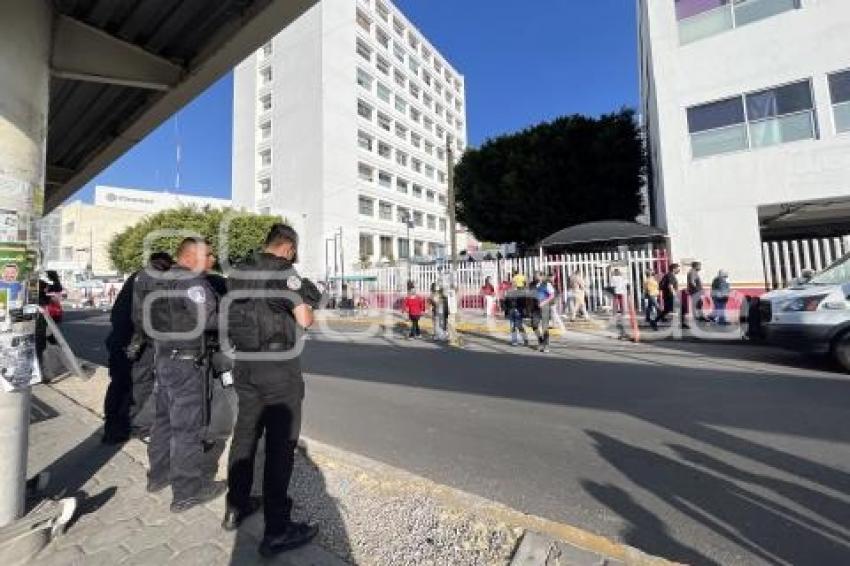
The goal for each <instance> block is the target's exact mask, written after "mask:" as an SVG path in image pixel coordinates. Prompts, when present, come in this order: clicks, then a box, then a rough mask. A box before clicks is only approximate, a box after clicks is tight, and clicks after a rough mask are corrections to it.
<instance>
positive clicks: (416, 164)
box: [410, 157, 422, 173]
mask: <svg viewBox="0 0 850 566" xmlns="http://www.w3.org/2000/svg"><path fill="white" fill-rule="evenodd" d="M410 166H411V167H412V168H413V170H414V171H416V172H417V173H421V172H422V161H421V160H420V159H416V158H415V157H414V158H413V159H411V160H410Z"/></svg>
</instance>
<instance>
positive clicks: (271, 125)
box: [233, 0, 467, 277]
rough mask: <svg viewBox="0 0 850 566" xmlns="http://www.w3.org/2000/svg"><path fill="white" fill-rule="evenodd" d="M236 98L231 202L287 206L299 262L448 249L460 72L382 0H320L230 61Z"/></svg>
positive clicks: (460, 113)
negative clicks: (260, 45)
mask: <svg viewBox="0 0 850 566" xmlns="http://www.w3.org/2000/svg"><path fill="white" fill-rule="evenodd" d="M233 105H234V112H233V122H234V123H233V200H234V205H235V206H237V207H244V208H246V209H248V210H252V211H256V212H264V213H273V214H281V215H282V216H284V217H285V218H286V219H287V221H289V222H290V224H292V225H293V227H295V228H296V229H297V230H298V232H299V234H300V237H301V246H300V249H299V257H300V262H301V269H302V270H303V271H304V272H305V273H308V274H310V275H312V276H315V277H323V276H325V275H327V274H331V275H332V274H333V269H334V264H337V265H338V266H339V267H342V266H343V264H344V266H345V269H346V270H349V271H350V269H351V268H352V267H353V266H354V265H357V264H361V263H362V262H367V263H369V264H372V265H375V264H379V263H382V262H387V261H395V260H406V259H408V258H411V257H417V256H440V255H442V254H443V253H444V250H445V248H446V244H447V223H448V221H447V194H446V191H447V186H448V184H447V180H448V179H447V174H448V167H449V165H448V164H449V158H450V155H451V156H452V157H453V158H454V160H455V161H456V160H457V158H458V156H459V155H460V153H461V152H462V151H463V150H464V149H465V148H466V140H467V137H466V102H465V96H464V81H463V76H462V75H461V74H460V73H458V71H457V70H455V69H454V67H452V65H451V64H450V63H449V62H448V61H447V60H446V59H445V58H444V57H443V56H442V55H440V53H439V52H438V51H437V50H436V49H435V48H434V47H433V46H432V45H431V44H430V43H429V42H428V40H427V39H426V38H425V37H424V36H423V35H422V34H421V33H420V32H419V31H418V30H417V29H416V28H415V27H414V26H413V25H412V24H411V23H410V21H408V20H407V19H406V18H405V17H404V15H403V14H402V13H401V12H399V10H398V9H397V8H396V7H394V6H393V5H392V4H391V3H390V2H388V1H386V0H357V1H356V2H355V1H354V0H322V1H321V2H319V3H318V4H317V5H316V6H315V7H313V8H312V9H311V10H309V11H308V12H307V13H306V14H304V15H303V16H302V17H301V18H300V19H298V20H297V21H295V22H294V23H292V24H291V25H289V26H288V27H287V28H286V29H285V30H284V31H283V32H281V33H280V34H278V35H277V36H276V37H274V38H273V39H272V40H271V41H270V42H269V43H267V44H266V45H265V46H264V47H263V48H261V49H260V50H258V51H257V53H255V54H254V55H252V56H251V57H249V58H248V59H246V60H245V61H243V62H242V63H241V64H240V65H238V66H237V67H236V70H235V73H234V102H233ZM449 149H450V151H449ZM340 229H341V233H342V241H343V246H342V249H341V250H339V251H341V253H340V254H338V255H337V257H336V258H334V251H333V250H334V245H333V244H332V242H333V241H334V238H335V234H338V233H339V232H340Z"/></svg>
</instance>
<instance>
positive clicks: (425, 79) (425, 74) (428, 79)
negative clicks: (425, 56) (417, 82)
mask: <svg viewBox="0 0 850 566" xmlns="http://www.w3.org/2000/svg"><path fill="white" fill-rule="evenodd" d="M422 81H423V82H424V83H425V84H426V85H428V86H431V73H429V72H428V71H422Z"/></svg>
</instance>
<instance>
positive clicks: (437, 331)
mask: <svg viewBox="0 0 850 566" xmlns="http://www.w3.org/2000/svg"><path fill="white" fill-rule="evenodd" d="M428 303H429V304H430V305H431V320H432V322H433V326H434V340H436V341H438V342H445V341H446V340H448V322H449V300H448V297H446V294H445V293H444V292H443V287H442V286H441V285H440V284H439V283H434V284H433V285H431V296H430V297H429V298H428Z"/></svg>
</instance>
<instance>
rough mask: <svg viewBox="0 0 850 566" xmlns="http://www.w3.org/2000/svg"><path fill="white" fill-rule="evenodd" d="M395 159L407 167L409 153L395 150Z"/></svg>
mask: <svg viewBox="0 0 850 566" xmlns="http://www.w3.org/2000/svg"><path fill="white" fill-rule="evenodd" d="M395 161H396V163H398V164H399V165H401V166H403V167H407V154H406V153H404V152H403V151H399V150H395Z"/></svg>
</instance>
